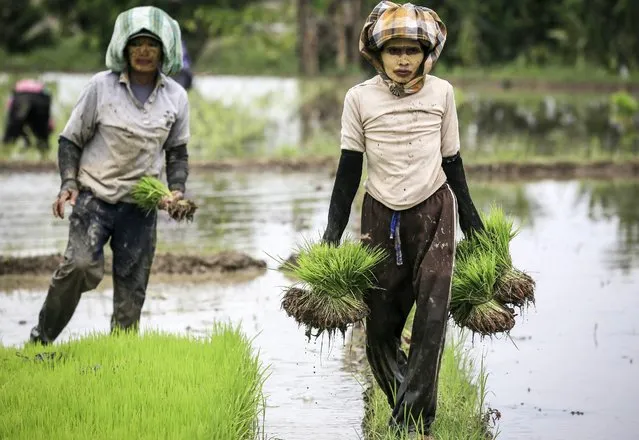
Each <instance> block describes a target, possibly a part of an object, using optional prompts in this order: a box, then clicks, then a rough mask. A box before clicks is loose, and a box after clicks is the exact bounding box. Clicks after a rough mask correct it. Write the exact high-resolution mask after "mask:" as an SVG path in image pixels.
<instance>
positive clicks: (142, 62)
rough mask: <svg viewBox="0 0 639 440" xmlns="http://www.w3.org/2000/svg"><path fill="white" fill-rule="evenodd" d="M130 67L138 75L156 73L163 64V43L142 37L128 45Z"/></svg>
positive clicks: (134, 39)
mask: <svg viewBox="0 0 639 440" xmlns="http://www.w3.org/2000/svg"><path fill="white" fill-rule="evenodd" d="M126 50H127V54H128V57H129V66H131V69H133V70H134V71H135V72H138V73H152V72H153V73H154V72H157V71H158V69H159V68H160V63H161V62H162V43H160V42H159V41H158V40H156V39H155V38H151V37H146V36H141V37H136V38H133V39H132V40H130V41H129V42H128V43H127V45H126Z"/></svg>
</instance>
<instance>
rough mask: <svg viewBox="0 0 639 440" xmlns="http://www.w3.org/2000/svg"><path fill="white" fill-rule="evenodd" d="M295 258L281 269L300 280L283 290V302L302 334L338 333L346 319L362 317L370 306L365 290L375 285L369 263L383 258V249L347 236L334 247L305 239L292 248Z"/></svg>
mask: <svg viewBox="0 0 639 440" xmlns="http://www.w3.org/2000/svg"><path fill="white" fill-rule="evenodd" d="M296 254H297V259H296V260H295V261H284V262H283V264H282V266H281V270H283V271H285V272H287V273H288V274H289V275H290V276H292V277H294V278H296V279H298V280H300V281H299V282H298V283H296V284H295V285H293V286H292V287H289V288H288V289H286V290H285V292H284V296H283V298H282V308H283V309H284V310H285V311H286V313H287V314H288V315H289V316H291V317H293V318H294V319H295V320H296V321H297V323H298V324H300V325H304V326H305V327H306V335H307V336H309V337H310V336H311V335H312V331H313V329H315V330H316V333H315V335H314V336H316V337H317V336H319V335H320V334H322V333H324V332H327V334H328V335H329V338H330V337H332V336H333V335H334V333H335V331H337V330H339V331H340V332H341V333H342V334H344V332H345V331H346V328H347V326H348V325H350V324H353V323H356V322H359V321H361V320H362V319H364V318H365V317H366V316H367V315H368V312H369V310H368V307H367V306H366V303H365V302H364V295H365V293H366V291H367V290H369V289H371V288H374V287H375V286H376V280H375V278H374V275H373V272H372V270H373V268H374V267H375V266H376V265H377V264H379V263H380V262H381V261H382V260H384V258H386V252H385V251H383V250H382V249H379V248H370V247H368V246H366V245H363V244H362V243H361V242H359V241H351V240H345V241H344V242H343V243H342V244H341V245H340V246H338V247H335V246H332V245H329V244H326V243H323V242H318V243H310V242H306V243H304V244H303V245H301V246H300V247H299V249H298V250H297V251H296Z"/></svg>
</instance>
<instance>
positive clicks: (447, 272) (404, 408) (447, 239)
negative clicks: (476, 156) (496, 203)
mask: <svg viewBox="0 0 639 440" xmlns="http://www.w3.org/2000/svg"><path fill="white" fill-rule="evenodd" d="M409 211H410V212H407V213H406V214H405V215H404V214H403V215H404V217H402V222H403V223H402V224H403V225H404V226H405V227H406V230H405V232H406V235H407V239H408V242H414V243H419V244H418V246H416V247H407V249H406V252H407V253H409V254H412V252H413V251H417V253H416V254H414V256H413V255H409V258H410V259H411V260H413V258H414V261H415V266H414V274H413V287H414V291H415V292H416V297H417V298H416V309H415V320H414V322H413V329H412V335H411V344H410V352H409V356H408V365H407V368H406V373H405V375H404V381H403V382H402V384H401V386H400V388H399V391H398V399H397V403H396V405H395V408H394V409H393V416H392V417H393V419H394V420H395V422H396V423H397V424H400V425H406V426H408V428H409V430H410V431H418V432H422V433H426V432H428V431H429V429H430V425H431V424H432V423H433V421H434V419H435V411H436V406H437V381H438V376H439V367H440V364H441V356H442V351H443V348H444V339H445V334H446V323H447V320H448V308H449V304H450V289H451V281H452V272H453V262H454V256H455V227H456V224H457V218H456V213H457V206H456V201H455V196H454V194H453V193H452V191H451V189H450V187H449V186H448V184H444V185H443V186H442V187H441V188H440V189H439V190H438V191H436V192H435V193H434V194H433V195H432V196H431V197H429V198H428V199H427V200H426V201H424V202H423V203H421V204H420V205H418V206H416V207H415V208H411V210H409Z"/></svg>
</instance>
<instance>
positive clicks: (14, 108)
mask: <svg viewBox="0 0 639 440" xmlns="http://www.w3.org/2000/svg"><path fill="white" fill-rule="evenodd" d="M50 117H51V97H50V96H49V95H48V94H46V93H29V92H14V94H13V100H12V102H11V106H10V107H9V110H8V112H7V121H6V127H5V132H4V137H3V142H4V143H12V142H15V141H16V140H17V139H18V138H19V137H22V138H24V140H25V142H26V144H27V145H31V141H30V140H29V136H28V135H27V132H26V131H25V128H26V127H29V129H30V130H31V132H32V133H33V135H34V136H35V137H36V139H37V147H38V149H39V150H42V151H44V150H48V149H49V134H50V127H49V119H50Z"/></svg>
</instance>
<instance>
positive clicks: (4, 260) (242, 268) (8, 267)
mask: <svg viewBox="0 0 639 440" xmlns="http://www.w3.org/2000/svg"><path fill="white" fill-rule="evenodd" d="M62 259H63V257H62V255H61V254H56V255H39V256H32V257H8V256H2V257H0V276H7V275H50V274H51V273H52V272H53V271H54V270H55V269H56V268H57V267H58V264H60V262H61V261H62ZM111 267H112V263H111V256H110V255H107V256H105V264H104V268H105V273H106V274H110V273H111ZM263 270H266V262H265V261H263V260H257V259H254V258H252V257H250V256H248V255H246V254H243V253H241V252H234V251H225V252H220V253H218V254H214V255H207V256H202V255H188V254H170V253H165V254H157V255H156V256H155V259H154V261H153V266H152V268H151V273H153V274H160V275H208V274H220V275H235V274H241V273H244V272H253V271H263Z"/></svg>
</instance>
